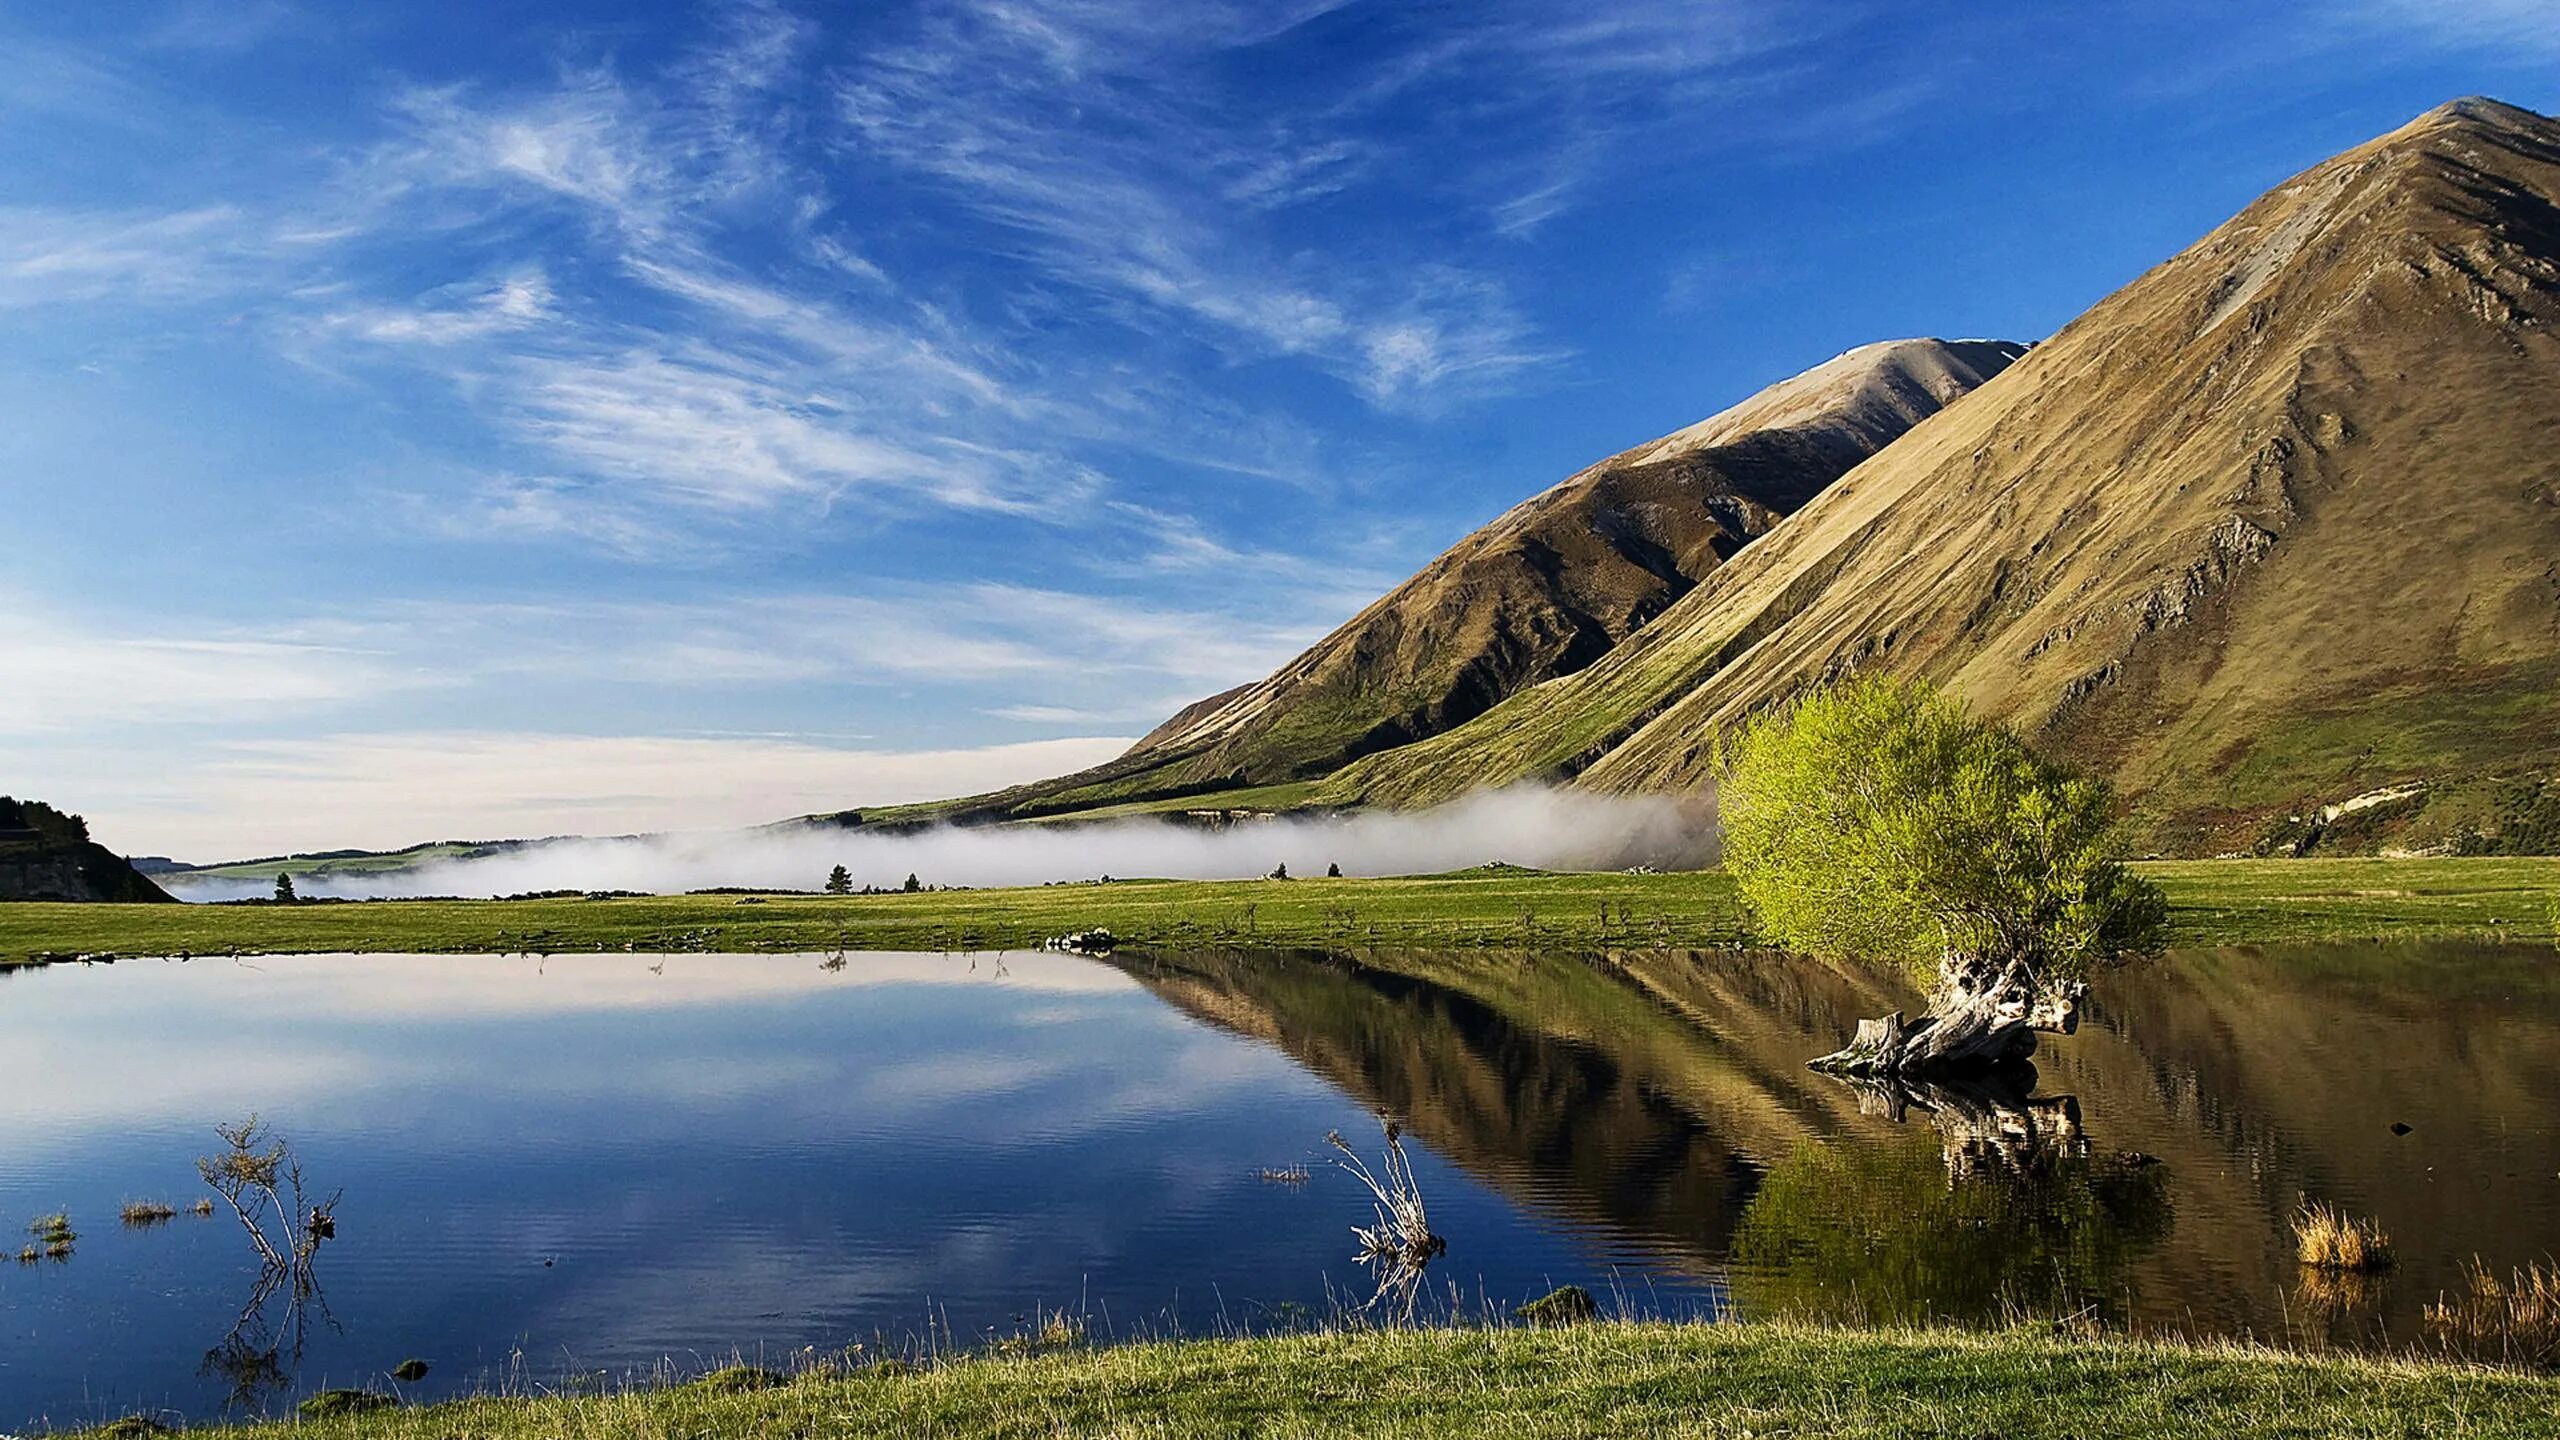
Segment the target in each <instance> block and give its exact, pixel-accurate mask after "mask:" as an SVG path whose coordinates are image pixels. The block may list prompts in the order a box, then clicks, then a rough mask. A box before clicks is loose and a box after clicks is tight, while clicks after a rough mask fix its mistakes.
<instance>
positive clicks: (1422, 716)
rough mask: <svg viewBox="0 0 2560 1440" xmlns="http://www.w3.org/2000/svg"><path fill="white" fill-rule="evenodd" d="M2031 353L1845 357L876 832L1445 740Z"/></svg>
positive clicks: (1877, 348) (1677, 592) (1596, 653)
mask: <svg viewBox="0 0 2560 1440" xmlns="http://www.w3.org/2000/svg"><path fill="white" fill-rule="evenodd" d="M2022 353H2024V347H2022V346H2019V345H2015V344H2011V343H2009V342H2006V341H1994V340H1963V341H1942V340H1902V341H1893V342H1889V343H1885V344H1879V345H1869V346H1866V347H1864V348H1862V349H1858V350H1853V351H1850V352H1849V353H1848V354H1846V355H1842V356H1840V357H1838V358H1837V359H1834V360H1832V361H1830V362H1828V363H1826V364H1823V365H1820V366H1817V367H1816V368H1814V369H1812V370H1809V371H1806V372H1805V373H1804V374H1801V375H1798V376H1796V377H1794V378H1793V379H1790V380H1785V381H1781V382H1780V383H1778V384H1776V385H1773V386H1770V387H1769V388H1768V389H1766V390H1763V391H1761V392H1760V393H1759V394H1757V395H1754V396H1752V397H1751V398H1750V399H1748V400H1745V401H1743V402H1742V403H1741V404H1739V405H1736V406H1734V407H1733V408H1731V409H1729V410H1726V411H1724V412H1722V413H1721V414H1718V415H1716V416H1713V417H1712V418H1710V419H1707V420H1704V421H1701V422H1699V423H1698V424H1696V425H1692V426H1690V427H1689V428H1687V429H1685V430H1681V431H1678V432H1676V433H1674V434H1671V435H1666V436H1664V437H1662V438H1661V439H1658V440H1655V441H1652V442H1651V443H1649V444H1646V445H1642V446H1639V447H1637V448H1636V449H1633V450H1629V451H1627V452H1625V453H1624V454H1620V455H1614V456H1611V457H1610V458H1608V459H1606V460H1603V461H1601V462H1599V463H1598V464H1596V465H1593V466H1591V467H1590V468H1589V469H1587V470H1584V471H1582V472H1581V473H1579V474H1577V475H1574V476H1572V477H1571V478H1569V479H1567V480H1565V481H1563V482H1562V483H1560V484H1558V485H1556V486H1554V487H1552V488H1550V489H1548V490H1546V491H1544V492H1542V493H1540V494H1538V495H1536V496H1533V497H1531V498H1530V499H1528V500H1525V501H1523V502H1521V503H1520V504H1519V505H1517V506H1514V507H1513V508H1512V509H1511V510H1510V511H1509V512H1507V513H1506V514H1504V515H1503V516H1501V517H1500V518H1499V519H1496V520H1495V521H1494V522H1493V523H1491V524H1489V525H1486V526H1485V527H1484V528H1482V529H1480V530H1477V531H1476V532H1474V533H1473V534H1471V535H1468V536H1467V537H1465V538H1464V539H1462V540H1460V541H1459V542H1458V543H1457V544H1456V545H1455V546H1453V547H1451V548H1450V550H1449V551H1448V552H1447V553H1445V554H1443V555H1441V556H1440V557H1439V558H1438V559H1436V560H1434V561H1432V562H1431V564H1430V565H1429V566H1427V567H1425V568H1424V569H1423V571H1422V572H1421V573H1420V574H1418V575H1415V576H1414V577H1413V578H1411V579H1409V580H1407V581H1405V582H1404V583H1403V584H1402V585H1399V586H1397V587H1396V588H1395V589H1394V590H1392V591H1390V592H1389V593H1388V594H1387V595H1386V596H1385V597H1384V598H1382V599H1380V600H1379V601H1377V603H1375V604H1373V605H1371V606H1369V607H1368V608H1367V609H1365V610H1363V611H1361V612H1360V613H1359V614H1358V615H1356V616H1354V617H1352V618H1351V619H1350V620H1349V621H1347V622H1345V623H1344V624H1343V625H1342V626H1341V628H1339V629H1337V630H1335V631H1334V632H1333V633H1332V634H1330V635H1327V636H1326V637H1325V638H1324V639H1322V640H1320V641H1318V642H1317V643H1316V644H1315V646H1314V647H1313V648H1311V649H1309V650H1308V651H1307V652H1306V653H1305V654H1303V655H1301V656H1299V657H1298V658H1297V659H1295V660H1293V661H1291V662H1289V664H1287V665H1286V666H1284V667H1282V668H1281V669H1280V670H1279V671H1278V672H1277V673H1275V674H1273V675H1272V676H1270V677H1269V678H1267V679H1264V680H1262V681H1259V682H1256V683H1253V684H1248V685H1243V686H1239V687H1237V688H1235V689H1233V690H1229V691H1226V692H1224V693H1222V694H1219V695H1214V696H1211V697H1209V698H1208V699H1206V700H1202V701H1200V702H1198V703H1197V704H1194V705H1192V706H1190V707H1189V708H1187V709H1185V710H1183V711H1182V712H1181V713H1180V714H1178V715H1176V716H1174V717H1173V718H1172V719H1170V720H1168V721H1166V722H1165V723H1164V724H1163V725H1161V726H1159V727H1157V728H1156V730H1154V731H1153V732H1152V733H1150V734H1148V735H1147V736H1146V737H1145V738H1144V739H1142V740H1140V741H1139V742H1138V744H1137V745H1135V746H1134V747H1132V748H1131V749H1130V750H1129V752H1128V753H1127V754H1126V755H1123V756H1121V757H1120V758H1118V759H1117V760H1114V761H1112V762H1110V763H1108V764H1105V765H1102V766H1099V767H1096V768H1094V769H1091V770H1087V771H1083V772H1080V773H1078V774H1074V775H1068V776H1064V777H1061V778H1060V779H1057V780H1053V781H1047V782H1043V783H1040V784H1036V785H1029V786H1022V787H1017V788H1015V789H1011V790H1005V791H1000V792H997V793H994V794H990V795H982V796H975V797H971V798H970V799H967V800H961V801H954V802H950V803H948V804H944V805H938V806H925V807H901V808H899V809H897V810H894V811H874V812H869V815H868V817H867V818H869V819H871V820H872V821H874V822H876V821H878V820H881V819H884V818H886V819H908V820H912V819H916V818H921V817H923V816H928V815H930V816H938V817H941V818H952V819H1019V818H1028V817H1032V816H1037V815H1042V814H1048V813H1055V812H1059V811H1073V810H1082V809H1086V808H1089V807H1092V806H1095V805H1107V804H1114V803H1121V802H1130V801H1147V800H1155V799H1162V798H1166V797H1185V796H1194V795H1211V794H1216V793H1219V792H1230V791H1234V790H1237V789H1240V788H1243V787H1253V786H1270V785H1281V784H1288V783H1291V782H1300V781H1307V780H1312V779H1316V778H1319V777H1322V776H1325V775H1328V774H1331V773H1332V772H1334V771H1335V770H1337V769H1339V768H1340V767H1341V766H1343V765H1344V764H1346V763H1348V762H1350V761H1353V760H1356V759H1358V758H1360V757H1362V756H1364V755H1371V754H1375V753H1377V752H1380V751H1386V750H1392V749H1394V748H1395V747H1397V746H1401V745H1408V744H1410V743H1412V742H1414V741H1416V740H1421V739H1425V738H1428V737H1430V736H1434V735H1438V734H1440V733H1442V732H1443V731H1446V730H1448V729H1449V728H1450V727H1452V726H1455V725H1459V724H1462V723H1464V722H1466V721H1468V720H1470V719H1473V718H1474V717H1476V716H1478V715H1481V714H1483V713H1484V712H1485V711H1486V710H1488V709H1490V708H1491V707H1493V706H1494V705H1496V704H1499V703H1500V702H1501V701H1502V700H1503V699H1505V698H1506V697H1508V696H1510V695H1512V694H1514V693H1516V692H1518V691H1519V690H1520V689H1522V688H1523V687H1524V686H1529V685H1534V684H1536V683H1538V682H1540V681H1544V680H1549V679H1553V678H1554V677H1556V676H1560V675H1569V674H1571V673H1573V672H1574V671H1576V670H1579V669H1581V668H1582V667H1584V666H1586V665H1589V664H1590V663H1592V662H1593V661H1595V660H1597V659H1599V658H1600V657H1602V656H1603V655H1606V654H1608V653H1609V651H1610V650H1611V649H1612V647H1614V646H1616V645H1618V644H1619V643H1620V642H1621V641H1623V640H1625V639H1626V638H1627V637H1628V636H1629V635H1630V634H1633V633H1636V631H1637V630H1638V628H1639V627H1641V626H1643V625H1644V624H1645V623H1646V622H1647V621H1649V620H1651V619H1652V618H1653V617H1654V616H1656V615H1658V614H1660V613H1662V612H1663V611H1664V610H1665V609H1667V608H1669V607H1670V606H1671V605H1673V604H1674V603H1676V602H1677V601H1678V600H1679V599H1680V598H1681V597H1682V596H1684V595H1686V594H1688V593H1689V592H1690V591H1691V590H1692V589H1694V588H1695V587H1696V586H1697V585H1698V584H1699V582H1701V581H1702V580H1704V579H1706V578H1707V577H1709V576H1711V575H1713V574H1714V573H1715V572H1716V570H1717V569H1718V568H1719V567H1721V566H1722V565H1724V564H1725V563H1726V562H1727V561H1728V560H1729V559H1731V557H1732V556H1733V555H1735V554H1736V553H1737V552H1739V551H1740V550H1741V549H1742V548H1743V547H1744V546H1745V545H1748V544H1750V543H1751V542H1752V541H1754V540H1755V539H1757V538H1759V537H1760V536H1762V535H1765V534H1767V533H1768V532H1769V530H1770V529H1771V528H1772V527H1774V526H1775V525H1777V524H1778V523H1779V522H1780V521H1781V520H1783V519H1785V518H1786V517H1787V516H1788V515H1789V514H1791V513H1793V512H1794V511H1795V510H1797V509H1798V508H1799V507H1801V506H1802V505H1804V504H1805V502H1807V501H1808V500H1811V499H1812V498H1813V497H1814V496H1815V495H1817V494H1820V493H1821V492H1822V490H1823V489H1824V487H1826V486H1828V485H1829V484H1831V483H1832V482H1833V481H1834V480H1836V479H1838V478H1839V477H1840V476H1841V475H1843V474H1845V473H1847V472H1848V471H1849V469H1850V468H1851V467H1853V466H1855V465H1857V464H1858V463H1859V462H1861V461H1863V460H1866V459H1868V458H1869V457H1871V456H1873V455H1875V454H1876V453H1877V452H1878V451H1880V450H1882V449H1883V448H1884V447H1885V446H1887V445H1888V444H1891V443H1892V442H1893V441H1895V440H1896V439H1897V438H1898V437H1900V436H1901V435H1902V434H1903V433H1904V432H1906V431H1908V430H1909V429H1910V428H1911V427H1912V426H1913V425H1915V424H1918V423H1919V422H1920V421H1922V420H1925V419H1927V418H1928V417H1929V416H1931V415H1934V414H1936V413H1937V412H1938V411H1939V410H1940V409H1942V408H1944V407H1945V406H1946V405H1947V404H1948V403H1949V402H1951V401H1953V400H1955V399H1956V398H1958V397H1960V396H1962V395H1964V394H1966V393H1967V392H1969V391H1971V390H1972V389H1974V388H1975V387H1976V386H1979V385H1981V384H1982V383H1983V382H1984V381H1985V380H1987V379H1989V378H1990V377H1992V376H1994V375H1997V374H1999V373H2000V372H2001V371H2002V370H2003V369H2005V368H2006V367H2007V366H2008V365H2009V364H2010V363H2011V362H2012V361H2014V360H2016V359H2017V358H2018V356H2019V355H2021V354H2022ZM1208 803H1215V802H1208ZM844 818H845V819H847V820H848V821H850V820H851V819H852V816H850V815H848V816H846V817H844Z"/></svg>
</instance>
